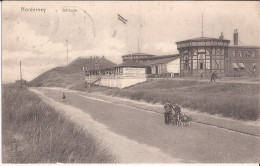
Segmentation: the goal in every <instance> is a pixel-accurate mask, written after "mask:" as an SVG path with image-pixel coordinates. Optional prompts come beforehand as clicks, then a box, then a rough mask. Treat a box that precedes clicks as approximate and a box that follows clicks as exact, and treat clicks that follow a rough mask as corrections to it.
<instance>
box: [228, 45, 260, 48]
mask: <svg viewBox="0 0 260 166" xmlns="http://www.w3.org/2000/svg"><path fill="white" fill-rule="evenodd" d="M229 47H230V48H256V49H260V46H239V45H233V46H229Z"/></svg>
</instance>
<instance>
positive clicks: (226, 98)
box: [103, 80, 260, 120]
mask: <svg viewBox="0 0 260 166" xmlns="http://www.w3.org/2000/svg"><path fill="white" fill-rule="evenodd" d="M103 92H104V93H106V94H107V95H112V96H120V97H125V98H130V99H133V100H144V101H146V102H149V103H162V104H163V103H165V102H171V103H179V104H180V105H181V106H182V107H186V108H190V109H195V110H198V111H201V112H206V113H209V114H212V115H215V114H218V115H221V116H224V117H230V118H233V119H239V120H257V119H259V111H260V110H259V85H254V84H237V83H214V84H212V83H209V82H200V81H196V80H194V81H190V80H151V81H147V82H145V83H142V84H137V85H135V86H132V87H129V88H124V89H121V90H120V89H116V88H114V89H109V88H108V89H107V90H105V91H104V90H103Z"/></svg>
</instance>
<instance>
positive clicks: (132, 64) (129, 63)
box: [116, 60, 145, 67]
mask: <svg viewBox="0 0 260 166" xmlns="http://www.w3.org/2000/svg"><path fill="white" fill-rule="evenodd" d="M116 67H145V65H144V64H143V63H139V62H136V61H133V60H128V61H125V62H123V63H121V64H119V65H117V66H116Z"/></svg>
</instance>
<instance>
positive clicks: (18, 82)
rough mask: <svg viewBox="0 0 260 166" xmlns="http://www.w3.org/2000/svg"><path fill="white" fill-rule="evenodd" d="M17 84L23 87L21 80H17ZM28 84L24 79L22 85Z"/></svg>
mask: <svg viewBox="0 0 260 166" xmlns="http://www.w3.org/2000/svg"><path fill="white" fill-rule="evenodd" d="M15 83H16V84H19V85H21V80H16V81H15ZM27 83H28V82H27V81H26V80H24V79H22V85H27Z"/></svg>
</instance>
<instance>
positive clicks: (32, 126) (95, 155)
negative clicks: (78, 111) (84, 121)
mask: <svg viewBox="0 0 260 166" xmlns="http://www.w3.org/2000/svg"><path fill="white" fill-rule="evenodd" d="M2 96H3V97H2V99H3V101H2V137H3V139H2V140H3V142H2V144H3V146H2V147H3V162H4V163H56V162H60V163H112V162H116V158H115V156H114V155H112V154H111V152H110V151H109V150H108V149H105V148H104V147H102V144H101V143H100V142H99V141H98V140H99V139H98V138H95V137H94V136H93V135H92V134H91V133H89V132H88V131H84V130H83V129H82V128H79V127H78V126H76V125H75V124H73V123H72V122H70V121H68V120H66V119H65V118H64V117H63V116H62V115H60V114H59V113H57V112H55V110H54V109H53V108H52V107H50V106H48V105H47V104H46V103H44V102H43V101H42V100H41V99H40V98H39V97H38V96H37V95H35V94H33V93H32V92H30V91H28V89H26V88H23V89H21V88H18V87H15V86H4V87H3V94H2Z"/></svg>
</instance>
